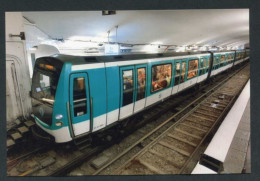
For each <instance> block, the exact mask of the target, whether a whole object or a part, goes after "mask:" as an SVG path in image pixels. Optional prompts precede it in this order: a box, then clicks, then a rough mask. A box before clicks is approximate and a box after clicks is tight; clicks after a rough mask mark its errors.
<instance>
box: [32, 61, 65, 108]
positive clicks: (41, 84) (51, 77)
mask: <svg viewBox="0 0 260 181" xmlns="http://www.w3.org/2000/svg"><path fill="white" fill-rule="evenodd" d="M60 70H61V69H60V68H57V67H55V66H54V65H51V64H48V63H46V62H38V64H36V65H35V68H34V72H33V78H32V97H33V98H35V99H37V100H39V101H42V102H44V103H47V104H49V105H53V104H54V101H55V93H56V89H57V85H58V80H59V76H60Z"/></svg>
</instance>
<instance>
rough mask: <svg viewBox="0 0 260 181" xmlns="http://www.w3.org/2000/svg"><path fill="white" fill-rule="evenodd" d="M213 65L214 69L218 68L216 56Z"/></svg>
mask: <svg viewBox="0 0 260 181" xmlns="http://www.w3.org/2000/svg"><path fill="white" fill-rule="evenodd" d="M213 67H214V70H215V69H216V57H214V58H213Z"/></svg>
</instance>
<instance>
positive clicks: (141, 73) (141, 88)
mask: <svg viewBox="0 0 260 181" xmlns="http://www.w3.org/2000/svg"><path fill="white" fill-rule="evenodd" d="M145 83H146V70H145V68H138V69H137V99H136V100H137V101H138V100H141V99H143V98H144V97H145Z"/></svg>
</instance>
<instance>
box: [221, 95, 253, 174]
mask: <svg viewBox="0 0 260 181" xmlns="http://www.w3.org/2000/svg"><path fill="white" fill-rule="evenodd" d="M221 173H251V149H250V99H249V101H248V103H247V105H246V108H245V111H244V113H243V116H242V118H241V120H240V123H239V125H238V128H237V131H236V133H235V136H234V138H233V140H232V142H231V145H230V148H229V150H228V154H227V156H226V159H225V162H224V171H223V172H221Z"/></svg>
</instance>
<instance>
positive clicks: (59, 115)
mask: <svg viewBox="0 0 260 181" xmlns="http://www.w3.org/2000/svg"><path fill="white" fill-rule="evenodd" d="M62 118H63V116H62V114H56V116H55V119H62Z"/></svg>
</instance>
